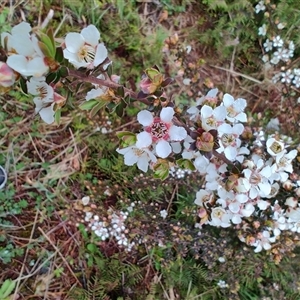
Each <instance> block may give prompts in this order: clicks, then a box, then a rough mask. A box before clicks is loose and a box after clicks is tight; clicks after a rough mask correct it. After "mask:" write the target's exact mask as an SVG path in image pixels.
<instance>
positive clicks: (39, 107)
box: [27, 77, 55, 124]
mask: <svg viewBox="0 0 300 300" xmlns="http://www.w3.org/2000/svg"><path fill="white" fill-rule="evenodd" d="M27 88H28V92H29V93H30V94H32V95H34V96H37V97H34V98H33V102H34V103H35V112H36V113H38V114H40V116H41V118H42V120H43V121H44V122H46V123H47V124H51V123H53V122H54V113H55V112H54V109H53V107H54V104H55V102H54V90H53V88H52V87H51V86H50V85H48V84H47V83H46V82H45V78H44V77H38V78H36V77H32V78H31V79H30V81H27Z"/></svg>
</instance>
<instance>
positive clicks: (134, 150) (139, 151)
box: [116, 145, 157, 172]
mask: <svg viewBox="0 0 300 300" xmlns="http://www.w3.org/2000/svg"><path fill="white" fill-rule="evenodd" d="M116 151H117V152H118V153H120V154H122V155H124V163H125V165H126V166H133V165H134V164H137V167H138V168H139V169H140V170H142V171H143V172H147V171H148V167H149V163H150V162H154V163H155V162H156V161H157V158H156V157H155V155H154V154H153V153H152V152H151V151H150V150H149V149H148V148H139V147H137V146H136V145H133V146H129V147H126V148H123V149H119V148H118V149H117V150H116Z"/></svg>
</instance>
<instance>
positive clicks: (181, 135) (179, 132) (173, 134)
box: [169, 125, 187, 141]
mask: <svg viewBox="0 0 300 300" xmlns="http://www.w3.org/2000/svg"><path fill="white" fill-rule="evenodd" d="M169 135H170V139H171V140H172V141H182V140H184V139H185V138H186V136H187V132H186V130H185V129H184V128H183V127H180V126H175V125H173V126H171V127H170V129H169Z"/></svg>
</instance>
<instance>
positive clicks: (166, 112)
mask: <svg viewBox="0 0 300 300" xmlns="http://www.w3.org/2000/svg"><path fill="white" fill-rule="evenodd" d="M174 114H175V111H174V109H173V108H172V107H164V108H163V109H162V110H161V112H160V116H159V117H153V115H152V114H151V112H149V111H147V110H142V111H140V112H139V113H138V115H137V119H138V121H139V123H140V124H142V125H143V126H144V130H145V131H143V132H141V133H139V134H138V135H137V142H136V146H137V147H138V148H140V149H143V148H148V147H149V146H150V145H152V144H154V145H155V152H156V154H157V155H158V156H159V157H161V158H166V157H168V156H169V155H170V154H171V152H172V147H171V145H170V142H176V141H182V140H183V139H185V137H186V136H187V132H186V130H185V129H184V128H183V127H180V126H176V125H174V124H173V122H172V119H173V116H174Z"/></svg>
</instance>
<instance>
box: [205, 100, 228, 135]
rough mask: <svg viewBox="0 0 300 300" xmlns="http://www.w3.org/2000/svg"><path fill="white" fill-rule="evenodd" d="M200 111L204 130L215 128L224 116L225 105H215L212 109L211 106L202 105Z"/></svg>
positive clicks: (222, 120)
mask: <svg viewBox="0 0 300 300" xmlns="http://www.w3.org/2000/svg"><path fill="white" fill-rule="evenodd" d="M200 112H201V124H202V128H203V129H204V130H206V131H209V130H211V129H217V128H218V126H220V125H221V124H223V123H224V121H225V118H226V108H225V106H217V107H216V108H215V109H213V108H212V107H211V106H208V105H203V106H202V108H201V111H200Z"/></svg>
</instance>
